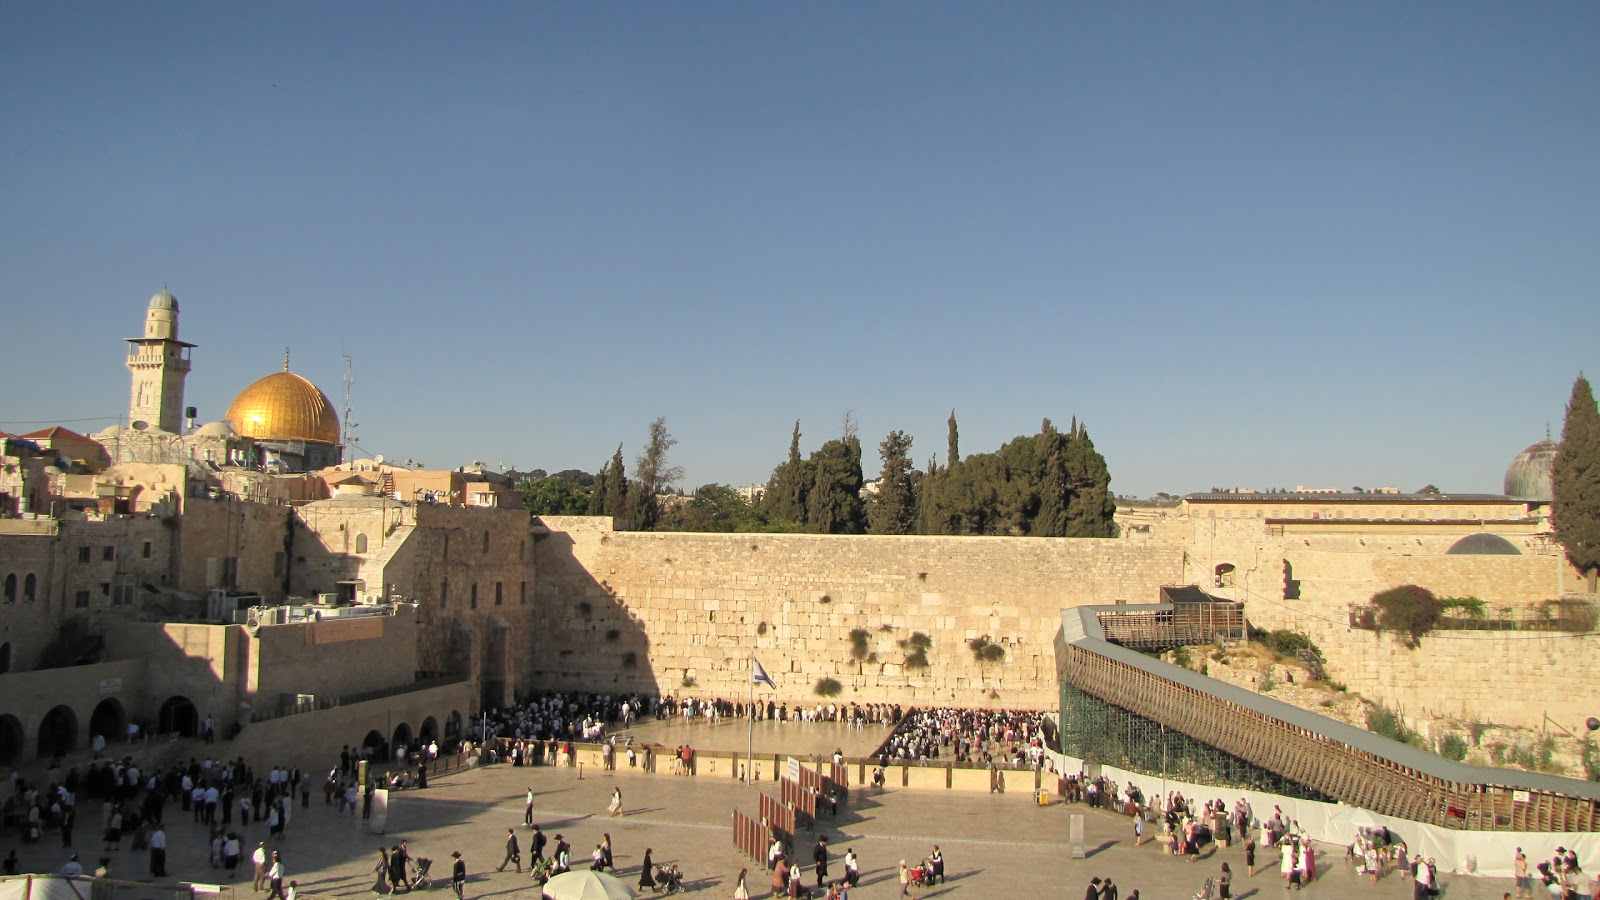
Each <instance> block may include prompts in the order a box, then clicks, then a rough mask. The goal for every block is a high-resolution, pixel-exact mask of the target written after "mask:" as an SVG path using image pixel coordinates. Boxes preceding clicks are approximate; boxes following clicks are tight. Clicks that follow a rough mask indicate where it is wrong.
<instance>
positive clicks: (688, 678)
mask: <svg viewBox="0 0 1600 900" xmlns="http://www.w3.org/2000/svg"><path fill="white" fill-rule="evenodd" d="M699 683H700V682H698V681H696V680H695V678H694V676H693V675H685V676H683V681H681V682H679V684H680V685H682V686H683V687H686V688H692V687H694V686H695V685H697V684H699Z"/></svg>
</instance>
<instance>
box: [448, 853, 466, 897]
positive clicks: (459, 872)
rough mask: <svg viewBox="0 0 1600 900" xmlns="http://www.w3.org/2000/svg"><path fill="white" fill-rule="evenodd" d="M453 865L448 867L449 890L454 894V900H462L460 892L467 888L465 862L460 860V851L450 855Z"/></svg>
mask: <svg viewBox="0 0 1600 900" xmlns="http://www.w3.org/2000/svg"><path fill="white" fill-rule="evenodd" d="M450 856H451V858H452V859H454V860H455V864H454V865H452V866H451V867H450V889H451V890H453V891H455V892H456V900H462V896H461V892H462V891H463V890H464V889H465V888H466V886H467V861H466V860H464V859H462V858H461V851H460V850H456V851H455V852H453V853H451V854H450Z"/></svg>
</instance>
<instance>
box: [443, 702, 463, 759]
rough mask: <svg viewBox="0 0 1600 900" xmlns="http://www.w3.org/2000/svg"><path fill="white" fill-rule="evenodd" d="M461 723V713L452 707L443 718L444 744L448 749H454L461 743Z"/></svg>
mask: <svg viewBox="0 0 1600 900" xmlns="http://www.w3.org/2000/svg"><path fill="white" fill-rule="evenodd" d="M461 724H462V722H461V713H460V712H458V711H456V710H453V709H452V710H451V711H450V715H448V716H446V717H445V720H444V745H445V747H447V748H448V749H451V750H454V749H455V748H456V745H457V744H460V743H461Z"/></svg>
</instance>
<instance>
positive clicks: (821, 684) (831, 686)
mask: <svg viewBox="0 0 1600 900" xmlns="http://www.w3.org/2000/svg"><path fill="white" fill-rule="evenodd" d="M815 690H816V692H817V696H818V697H837V696H839V692H840V691H842V690H844V685H842V684H840V683H839V682H838V681H836V680H834V679H832V678H818V679H817V686H816V688H815Z"/></svg>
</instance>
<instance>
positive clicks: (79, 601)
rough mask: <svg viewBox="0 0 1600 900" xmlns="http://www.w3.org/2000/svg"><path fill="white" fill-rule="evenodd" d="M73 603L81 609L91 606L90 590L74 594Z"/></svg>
mask: <svg viewBox="0 0 1600 900" xmlns="http://www.w3.org/2000/svg"><path fill="white" fill-rule="evenodd" d="M72 605H73V606H76V607H77V608H79V609H88V608H89V592H88V591H79V592H78V593H77V594H75V595H73V598H72Z"/></svg>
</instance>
